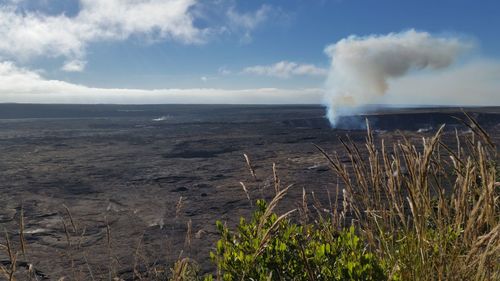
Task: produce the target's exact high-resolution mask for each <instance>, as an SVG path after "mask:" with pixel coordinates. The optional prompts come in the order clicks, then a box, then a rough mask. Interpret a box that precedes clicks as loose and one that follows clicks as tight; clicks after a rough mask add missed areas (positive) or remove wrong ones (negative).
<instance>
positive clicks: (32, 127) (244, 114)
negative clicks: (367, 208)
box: [0, 104, 500, 280]
mask: <svg viewBox="0 0 500 281" xmlns="http://www.w3.org/2000/svg"><path fill="white" fill-rule="evenodd" d="M471 111H472V113H473V114H474V116H475V117H476V118H477V119H478V120H479V122H480V123H481V124H483V125H484V126H485V127H486V130H488V131H489V132H490V133H492V137H493V139H495V140H497V141H498V139H499V137H500V132H499V129H500V126H499V121H500V114H499V113H500V110H499V109H498V108H475V109H471ZM324 114H325V113H324V109H323V108H321V107H316V106H274V107H273V106H193V105H182V106H181V105H170V106H161V105H154V106H112V105H102V106H80V105H5V104H4V105H0V155H1V160H2V161H0V171H1V172H0V192H1V193H2V196H1V197H0V229H4V228H5V229H6V230H7V233H8V234H9V235H10V237H11V240H12V243H13V245H14V246H15V247H16V248H17V249H18V248H19V243H18V241H19V222H20V214H21V209H22V210H23V213H24V223H25V231H24V233H25V238H26V241H27V242H28V245H27V248H28V253H29V255H28V257H29V262H31V263H33V264H34V266H35V268H36V269H37V270H39V272H40V274H42V273H43V274H44V275H46V276H47V278H49V279H50V280H58V279H59V278H61V277H63V276H66V278H68V279H72V278H70V276H68V274H69V273H68V268H71V259H73V260H74V261H75V263H74V264H75V266H76V267H77V268H76V271H81V272H88V267H90V268H92V270H93V273H94V277H95V279H96V280H100V279H106V278H107V277H106V274H107V271H108V269H107V265H108V264H109V246H111V252H112V255H113V257H116V263H115V264H114V266H115V267H116V270H117V271H118V272H123V273H124V274H125V275H127V274H128V275H130V273H131V272H133V268H134V263H135V259H134V255H135V254H136V253H137V251H139V253H140V255H147V256H148V257H149V258H150V259H151V261H152V262H153V261H160V262H165V263H172V262H173V261H174V260H175V259H177V258H178V257H179V254H180V253H181V251H182V253H183V255H184V256H186V255H188V256H191V257H192V258H194V259H195V260H197V261H198V262H199V263H200V265H201V267H202V269H203V270H204V271H206V270H210V269H212V265H211V262H210V261H209V259H208V255H209V251H210V250H211V249H212V248H213V245H214V242H215V241H216V240H217V238H218V237H217V231H216V230H215V221H216V220H217V219H220V220H223V221H225V222H227V223H228V225H235V224H236V223H237V222H238V221H239V217H240V216H248V215H249V214H250V212H251V210H252V205H251V203H250V202H249V201H248V199H247V197H246V195H245V193H244V192H243V190H242V188H241V185H240V183H239V182H243V183H244V184H245V185H246V187H247V188H248V190H249V195H250V197H251V199H252V200H255V199H257V198H267V199H269V198H270V197H271V196H272V195H273V193H274V187H273V184H274V183H273V176H272V165H273V163H276V164H277V168H278V175H279V176H280V178H281V182H282V183H283V184H284V185H285V184H291V183H293V184H294V187H293V188H292V189H291V190H290V192H289V194H288V195H287V197H286V198H285V199H284V201H283V202H282V205H281V208H282V209H283V210H286V209H289V208H292V207H293V206H296V204H298V202H300V201H301V198H302V188H303V187H304V188H306V190H308V191H314V192H315V196H316V197H317V198H318V200H320V201H321V200H323V201H324V203H325V204H328V202H327V191H329V192H330V193H331V194H335V188H336V186H337V181H336V178H335V177H333V176H332V175H333V174H332V173H331V172H330V170H329V167H328V163H327V162H326V161H325V159H324V157H323V156H322V155H321V154H320V153H319V152H318V150H317V149H316V148H315V147H314V146H313V144H312V143H314V144H317V145H319V146H321V147H322V148H324V149H325V150H326V151H327V152H334V151H338V152H339V156H340V157H341V158H340V159H341V161H342V162H343V163H345V164H346V165H348V164H349V159H348V158H347V157H344V156H343V154H342V152H341V151H342V145H341V143H340V141H339V138H344V139H345V138H346V134H349V138H350V139H351V140H352V141H353V142H355V143H356V144H358V145H359V146H360V147H362V142H364V140H365V137H366V136H365V132H364V131H363V130H359V129H360V128H362V126H361V127H359V126H358V127H349V126H346V125H347V124H349V122H351V123H353V122H354V123H356V124H364V118H365V117H367V118H368V119H369V120H370V122H371V123H372V125H373V126H372V127H373V128H374V129H376V137H377V138H381V137H383V138H385V139H386V144H387V145H390V144H391V142H394V141H398V140H400V139H401V136H400V134H399V133H396V132H395V130H396V129H398V130H404V131H405V132H404V133H405V135H406V136H407V137H408V138H411V139H417V140H419V139H420V138H421V137H422V136H430V135H432V134H433V131H434V130H435V129H437V128H438V127H439V124H441V123H446V124H447V125H448V126H449V127H450V128H457V129H458V131H459V133H462V132H466V131H467V128H465V127H461V126H460V123H459V122H458V121H457V120H456V119H454V118H452V117H450V116H457V117H461V118H463V114H462V113H460V111H459V110H457V109H437V108H433V109H405V110H399V111H395V110H385V111H380V112H376V113H375V112H371V113H370V114H367V115H365V116H359V117H357V119H356V118H355V119H353V120H350V121H349V120H347V119H344V120H341V122H340V123H339V124H343V127H342V130H341V129H332V128H330V124H329V123H328V122H327V120H326V119H324ZM161 116H168V118H159V117H161ZM8 118H10V119H8ZM25 118H30V119H25ZM39 118H43V119H39ZM153 119H155V120H156V121H153ZM420 129H421V130H420ZM418 130H420V132H418ZM444 137H445V140H447V141H451V142H452V141H454V131H450V132H445V135H444ZM243 153H246V154H247V155H249V156H250V159H251V162H252V166H253V168H254V169H255V172H256V178H253V177H252V176H251V175H250V173H249V170H248V167H247V164H246V162H245V159H244V157H243ZM341 188H342V186H341ZM66 207H67V209H66ZM68 210H69V212H68ZM70 214H71V216H70ZM188 223H189V224H190V225H191V234H192V235H191V244H190V247H188V246H187V244H186V232H187V230H188ZM108 232H109V234H110V240H109V241H110V245H108ZM68 237H69V243H68ZM69 244H70V245H71V247H69V246H68V245H69ZM138 245H139V247H138ZM69 249H73V250H69ZM19 258H20V260H19V262H20V263H26V262H28V261H27V260H24V257H21V256H20V257H19ZM6 260H8V259H7V257H6V256H5V254H4V253H3V252H2V253H0V261H1V262H5V261H6ZM86 261H88V264H87V262H86ZM20 265H21V264H20ZM143 267H144V264H140V265H138V266H137V268H143Z"/></svg>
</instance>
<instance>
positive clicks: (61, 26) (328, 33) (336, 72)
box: [0, 0, 500, 108]
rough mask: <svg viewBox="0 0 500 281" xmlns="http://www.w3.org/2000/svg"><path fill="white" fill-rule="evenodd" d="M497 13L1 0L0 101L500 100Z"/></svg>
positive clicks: (369, 5) (300, 1)
mask: <svg viewBox="0 0 500 281" xmlns="http://www.w3.org/2000/svg"><path fill="white" fill-rule="evenodd" d="M499 14H500V2H499V1H495V0H483V1H473V0H468V1H466V0H432V1H427V0H420V1H401V0H392V1H391V0H378V1H375V0H364V1H361V0H330V1H329V0H274V1H258V0H252V1H237V0H211V1H210V0H0V102H34V103H254V104H261V103H284V104H297V103H313V104H316V103H322V104H325V105H327V106H328V107H329V108H335V107H338V106H339V105H340V106H342V107H344V106H345V105H346V104H347V105H348V106H351V105H352V103H355V104H356V105H357V104H362V103H395V104H450V105H485V104H487V105H500V82H499V81H500V62H499V61H500V36H499V31H498V27H499V26H500V17H499V16H498V15H499ZM436 44H437V45H436ZM422 46H423V47H422ZM433 46H438V48H434V47H433ZM427 47H429V48H427ZM436 49H439V50H438V51H439V52H438V51H437V50H436ZM422 50H425V53H424V52H423V51H422ZM353 56H355V59H352V57H353ZM443 57H444V58H446V59H445V60H444V61H443V60H442V59H441V58H443ZM374 83H375V84H374ZM380 85H382V87H378V86H380ZM346 101H348V102H346Z"/></svg>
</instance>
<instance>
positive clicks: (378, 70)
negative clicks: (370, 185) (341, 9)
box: [325, 30, 472, 124]
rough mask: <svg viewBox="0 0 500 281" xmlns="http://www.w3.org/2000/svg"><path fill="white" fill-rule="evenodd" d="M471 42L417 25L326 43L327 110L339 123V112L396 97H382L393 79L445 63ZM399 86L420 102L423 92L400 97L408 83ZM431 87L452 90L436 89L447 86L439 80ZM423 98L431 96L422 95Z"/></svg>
mask: <svg viewBox="0 0 500 281" xmlns="http://www.w3.org/2000/svg"><path fill="white" fill-rule="evenodd" d="M470 48H472V44H471V43H470V42H468V41H466V40H462V39H460V38H457V37H446V36H433V35H431V34H429V33H427V32H419V31H415V30H409V31H405V32H401V33H390V34H387V35H371V36H366V37H357V36H350V37H348V38H346V39H342V40H340V41H339V42H337V43H335V44H333V45H330V46H328V47H327V48H326V49H325V52H326V54H327V55H328V56H329V57H330V58H331V67H330V71H329V74H328V79H327V82H326V89H327V92H326V96H325V102H326V105H327V107H328V113H327V116H328V118H329V120H330V121H331V123H332V124H335V122H336V121H337V118H338V117H339V116H341V115H346V114H352V113H355V112H356V111H357V110H359V109H360V107H361V106H363V105H366V104H374V103H380V102H389V103H394V101H390V100H387V99H384V95H385V94H386V92H387V90H388V89H389V82H390V80H392V79H395V78H399V77H403V76H405V75H407V74H408V73H409V72H411V71H413V70H424V69H430V70H439V69H445V68H447V67H449V66H450V65H451V64H452V63H453V62H455V61H456V59H457V58H458V56H459V55H460V54H461V53H463V52H464V51H466V50H468V49H470ZM448 75H451V76H454V74H448ZM429 77H432V76H429ZM424 80H425V79H424ZM422 82H423V83H424V84H425V83H427V82H426V81H422ZM406 83H409V82H406ZM415 86H416V85H415ZM434 86H436V85H434ZM397 89H398V90H400V91H402V92H401V93H399V92H398V94H397V96H398V97H400V98H398V99H397V100H399V101H400V102H403V103H404V104H407V102H406V101H407V100H412V101H413V102H419V100H420V99H419V98H418V97H419V94H417V93H415V90H414V89H412V90H411V91H413V92H414V93H413V95H414V96H412V98H410V99H406V98H401V97H404V95H405V92H406V90H407V89H406V88H401V87H399V88H397ZM417 89H419V87H417ZM420 89H422V88H420ZM428 89H429V88H428ZM429 90H431V92H432V95H433V96H442V97H443V96H445V95H446V96H447V95H448V93H445V92H438V91H439V90H443V89H442V87H437V86H436V87H432V89H429ZM392 93H393V95H394V92H392ZM400 94H401V96H400ZM457 94H458V93H457ZM443 100H447V98H444V99H443ZM434 101H436V100H435V99H433V100H432V102H434ZM422 102H423V103H428V102H430V101H428V100H427V101H426V100H425V99H423V100H422ZM447 103H449V101H448V102H447Z"/></svg>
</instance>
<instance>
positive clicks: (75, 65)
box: [61, 60, 87, 72]
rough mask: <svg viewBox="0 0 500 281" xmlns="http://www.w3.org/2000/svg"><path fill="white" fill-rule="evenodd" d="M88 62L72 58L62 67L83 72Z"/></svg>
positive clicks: (69, 70)
mask: <svg viewBox="0 0 500 281" xmlns="http://www.w3.org/2000/svg"><path fill="white" fill-rule="evenodd" d="M86 64H87V62H86V61H82V60H71V61H67V62H66V63H65V64H64V65H63V67H62V68H61V69H62V70H64V71H66V72H81V71H83V70H84V69H85V65H86Z"/></svg>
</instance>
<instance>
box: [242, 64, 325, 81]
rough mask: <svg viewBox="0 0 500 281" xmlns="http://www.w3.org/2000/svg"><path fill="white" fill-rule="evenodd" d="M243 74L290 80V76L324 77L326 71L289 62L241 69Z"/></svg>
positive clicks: (313, 66) (310, 65)
mask: <svg viewBox="0 0 500 281" xmlns="http://www.w3.org/2000/svg"><path fill="white" fill-rule="evenodd" d="M243 73H247V74H254V75H262V76H271V77H278V78H290V77H292V76H320V77H321V76H326V74H327V73H328V70H326V69H324V68H320V67H317V66H315V65H312V64H299V63H295V62H289V61H280V62H277V63H275V64H272V65H256V66H250V67H246V68H245V69H243Z"/></svg>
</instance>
